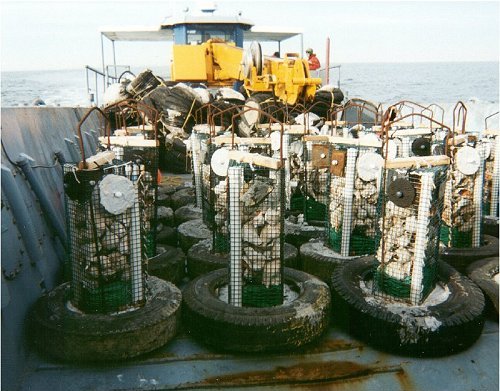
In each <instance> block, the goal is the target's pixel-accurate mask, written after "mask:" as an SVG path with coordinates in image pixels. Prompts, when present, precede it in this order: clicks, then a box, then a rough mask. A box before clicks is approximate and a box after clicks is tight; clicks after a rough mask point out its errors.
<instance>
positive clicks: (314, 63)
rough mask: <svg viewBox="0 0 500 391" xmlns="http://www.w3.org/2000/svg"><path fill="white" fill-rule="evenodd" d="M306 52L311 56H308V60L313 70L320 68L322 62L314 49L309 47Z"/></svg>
mask: <svg viewBox="0 0 500 391" xmlns="http://www.w3.org/2000/svg"><path fill="white" fill-rule="evenodd" d="M306 54H307V55H308V56H309V57H308V58H307V62H308V63H309V69H310V70H311V71H315V70H316V69H319V68H320V67H321V64H320V63H319V60H318V57H316V55H315V54H314V52H313V50H312V49H311V48H309V49H307V50H306Z"/></svg>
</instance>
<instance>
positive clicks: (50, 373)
mask: <svg viewBox="0 0 500 391" xmlns="http://www.w3.org/2000/svg"><path fill="white" fill-rule="evenodd" d="M498 359H499V340H498V323H497V322H494V321H491V320H488V321H487V322H486V324H485V328H484V331H483V334H482V335H481V337H480V339H479V340H478V341H477V342H476V343H475V344H474V345H473V346H472V347H471V348H470V349H468V350H466V351H465V352H462V353H459V354H455V355H451V356H447V357H441V358H432V359H419V358H411V357H402V356H396V355H391V354H386V353H382V352H379V351H376V350H373V349H372V348H370V347H367V346H365V345H363V344H361V343H359V342H357V341H356V340H354V339H352V338H351V337H349V336H348V335H347V334H345V333H343V332H341V331H339V330H337V329H335V328H330V330H329V331H328V333H327V335H326V336H325V337H324V338H323V339H322V340H321V341H319V343H317V344H315V345H314V346H313V347H309V348H307V349H302V350H301V351H299V352H293V353H284V354H283V353H282V354H266V355H263V354H252V355H249V354H238V355H236V354H225V353H216V352H212V351H209V350H208V349H206V348H205V347H203V346H202V345H200V344H198V343H197V342H195V341H194V340H193V339H192V338H191V337H190V336H188V335H186V334H181V335H179V336H177V338H175V339H174V340H173V341H172V342H170V343H169V344H168V345H166V346H164V347H162V348H160V349H159V350H157V351H155V352H153V353H150V354H148V355H145V356H142V357H141V359H135V360H130V361H127V362H124V363H120V364H115V365H104V364H98V365H95V366H93V365H89V366H75V365H68V364H63V363H57V362H53V361H48V360H46V359H44V358H41V357H40V356H38V355H37V354H36V353H35V352H30V355H29V358H28V363H29V367H30V368H31V370H29V371H28V372H27V373H25V376H24V379H23V382H22V387H21V390H50V391H59V390H60V391H68V390H96V391H101V390H102V391H104V390H106V391H109V390H162V389H205V388H216V389H220V388H232V389H243V388H246V389H249V388H250V389H289V388H293V389H320V390H321V389H328V390H330V389H334V390H357V391H363V390H370V391H374V390H380V391H393V390H394V391H398V390H402V391H403V390H404V391H409V390H425V391H434V390H435V391H461V390H464V391H465V390H469V391H472V390H474V391H481V390H484V391H492V390H498V389H499V382H498V375H499V364H498V363H499V360H498Z"/></svg>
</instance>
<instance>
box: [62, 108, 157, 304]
mask: <svg viewBox="0 0 500 391" xmlns="http://www.w3.org/2000/svg"><path fill="white" fill-rule="evenodd" d="M94 110H97V111H98V112H100V113H101V114H102V116H103V118H105V119H106V121H107V117H106V115H105V114H104V112H103V111H102V110H100V109H98V108H92V109H91V110H89V112H87V114H86V115H85V116H84V117H83V118H82V120H81V121H80V123H79V124H78V133H79V134H81V125H82V124H83V123H84V122H85V120H86V119H87V118H88V117H89V115H90V114H91V113H92V112H93V111H94ZM108 130H109V127H108ZM128 164H131V163H123V162H122V161H121V160H117V159H116V158H115V154H114V152H113V151H110V150H108V151H104V152H100V153H98V154H97V155H94V156H91V157H89V158H85V156H84V154H83V152H82V160H81V161H80V162H75V163H66V164H65V165H64V189H65V201H66V219H67V227H68V231H69V235H68V237H69V246H68V256H69V262H70V266H71V297H70V301H71V304H72V305H73V306H74V307H76V308H78V309H79V310H81V311H83V312H87V313H111V312H116V311H122V310H126V309H130V308H135V307H138V306H141V305H142V304H143V303H144V302H145V295H146V292H145V277H146V275H145V270H146V269H145V267H144V264H145V262H147V249H146V247H145V246H143V234H144V229H143V225H144V218H143V216H144V214H143V213H141V207H142V208H143V210H144V204H146V203H151V199H146V197H144V194H143V193H141V192H140V189H141V185H140V183H141V182H142V180H143V178H145V175H140V176H139V177H138V178H137V179H136V180H135V181H132V180H131V179H128V178H126V177H125V175H124V166H125V165H128ZM141 204H143V205H142V206H141Z"/></svg>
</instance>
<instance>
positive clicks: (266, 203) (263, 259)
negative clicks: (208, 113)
mask: <svg viewBox="0 0 500 391" xmlns="http://www.w3.org/2000/svg"><path fill="white" fill-rule="evenodd" d="M245 110H252V108H245V109H244V110H243V111H242V113H244V111H245ZM253 110H255V109H253ZM261 115H266V116H269V115H268V114H267V113H261ZM236 118H237V116H235V117H234V119H236ZM269 118H270V119H271V120H275V118H273V117H272V116H269ZM280 136H281V137H280V145H279V146H280V148H279V151H280V156H279V157H269V156H264V155H262V154H258V153H254V152H246V151H239V150H235V149H233V150H231V151H229V153H228V158H229V167H228V184H229V186H228V190H229V204H228V206H229V237H230V257H229V259H230V262H229V303H230V304H232V305H234V306H248V307H270V306H275V305H280V304H282V303H283V293H284V281H283V259H284V258H283V249H284V216H285V175H284V162H283V151H282V150H283V148H282V142H283V137H282V136H283V129H281V131H280Z"/></svg>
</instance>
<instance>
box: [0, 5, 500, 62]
mask: <svg viewBox="0 0 500 391" xmlns="http://www.w3.org/2000/svg"><path fill="white" fill-rule="evenodd" d="M197 3H199V2H194V1H165V0H164V1H109V0H108V1H6V0H1V9H0V12H1V47H0V49H1V53H0V54H1V67H2V71H12V70H46V69H78V68H81V67H83V66H84V65H87V64H88V65H91V66H95V67H100V65H101V60H100V37H99V28H100V27H103V26H124V27H126V26H131V25H159V24H160V23H162V21H163V20H164V19H165V17H166V16H168V15H172V14H173V13H178V12H181V10H182V9H183V8H185V7H186V6H189V7H190V9H195V8H196V6H197ZM216 4H217V6H218V11H217V12H218V13H219V14H230V15H234V14H236V13H237V12H238V11H242V13H243V15H242V16H243V17H244V18H247V19H250V20H251V21H253V23H254V24H255V25H259V26H276V27H282V28H293V29H300V30H302V31H303V33H304V38H303V39H304V48H306V47H313V48H314V49H315V51H316V52H317V54H318V57H319V58H320V60H324V57H325V46H326V38H327V37H330V39H331V53H332V54H331V60H332V62H334V63H349V62H422V61H498V58H499V4H500V3H499V2H498V1H490V2H480V1H472V2H464V1H454V2H452V1H445V2H435V1H416V2H410V1H386V2H378V1H370V2H364V1H270V0H267V1H259V0H257V1H256V0H252V1H244V2H241V1H228V0H225V1H220V0H219V1H216ZM109 48H110V45H109V44H108V43H107V45H106V49H109ZM116 49H117V63H119V64H128V65H136V66H140V65H148V66H160V65H164V66H166V65H168V64H169V60H170V49H171V48H170V45H169V44H164V43H162V44H146V45H144V44H142V43H121V42H120V43H117V44H116ZM299 49H300V40H299V39H298V38H294V39H291V40H290V41H289V43H287V44H284V45H283V46H282V51H297V50H299ZM275 50H276V48H275V47H274V46H269V45H267V46H264V52H265V53H269V54H270V53H272V52H274V51H275ZM107 53H108V60H109V61H108V62H111V61H110V60H111V57H110V55H109V54H110V53H111V52H110V51H107Z"/></svg>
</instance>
